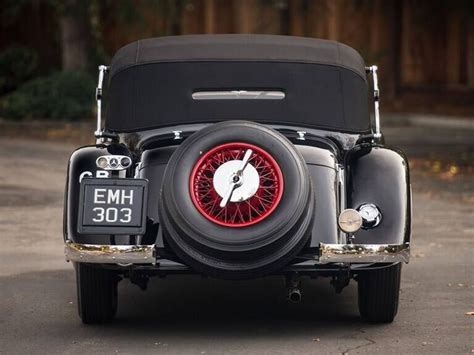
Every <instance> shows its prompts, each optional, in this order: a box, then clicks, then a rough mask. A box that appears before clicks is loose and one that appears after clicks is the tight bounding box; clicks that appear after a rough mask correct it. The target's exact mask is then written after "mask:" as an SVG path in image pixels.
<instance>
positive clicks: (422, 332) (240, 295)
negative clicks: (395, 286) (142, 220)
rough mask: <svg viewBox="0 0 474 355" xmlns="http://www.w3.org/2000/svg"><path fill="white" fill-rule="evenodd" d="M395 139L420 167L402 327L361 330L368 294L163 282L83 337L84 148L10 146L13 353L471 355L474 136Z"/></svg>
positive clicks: (277, 283) (3, 189) (396, 132)
mask: <svg viewBox="0 0 474 355" xmlns="http://www.w3.org/2000/svg"><path fill="white" fill-rule="evenodd" d="M386 132H387V133H388V138H389V140H390V138H392V142H394V143H396V144H398V145H400V146H402V147H403V148H405V149H406V150H407V152H408V154H409V156H410V158H411V162H412V166H414V169H413V180H414V184H413V185H414V243H413V244H414V245H413V258H412V261H411V263H410V264H409V265H408V266H405V267H404V271H403V278H402V291H401V305H400V310H399V314H398V317H397V318H396V320H395V322H394V323H393V324H389V325H370V324H366V323H363V322H361V321H360V320H359V318H358V311H357V303H356V302H357V298H356V284H355V283H352V284H351V285H350V286H349V287H348V288H346V289H345V290H344V292H343V293H342V295H336V294H335V293H334V292H333V290H332V288H331V287H330V286H329V282H328V280H327V279H321V280H315V281H307V282H306V283H304V284H303V302H302V303H301V304H297V305H294V304H288V303H286V302H285V301H284V294H283V293H284V287H283V282H282V280H280V279H278V278H266V279H260V280H255V281H245V282H232V283H231V282H225V281H217V280H212V279H201V278H200V277H169V278H166V279H154V280H152V281H151V282H150V288H149V290H148V291H147V292H142V291H140V290H139V289H138V288H137V287H135V286H133V285H131V284H130V283H129V282H128V281H126V282H122V283H121V284H120V287H119V293H120V303H119V312H118V319H117V321H116V322H114V323H112V324H108V325H103V326H85V325H82V324H81V323H80V321H79V318H78V316H77V313H76V295H75V283H74V275H73V271H72V267H71V265H70V264H67V263H65V262H64V259H63V256H62V236H61V233H62V232H61V228H62V227H61V223H62V199H63V186H64V173H65V168H66V162H67V158H68V155H69V153H70V152H71V151H72V149H73V145H72V144H60V143H52V142H41V141H28V140H14V139H9V138H5V137H0V152H2V154H0V165H1V166H2V169H0V242H1V245H0V353H5V354H10V353H12V354H14V353H21V354H25V353H48V354H50V353H73V354H76V353H98V352H101V353H102V352H104V353H129V354H130V353H140V354H145V353H159V352H166V353H170V354H184V353H186V354H187V353H190V354H222V353H227V354H234V353H249V354H277V353H280V354H291V353H295V354H301V353H308V354H309V353H330V354H342V353H350V354H366V353H405V354H409V353H410V354H415V353H416V354H418V353H444V354H458V353H464V354H466V353H471V351H473V350H472V349H474V343H473V339H474V332H473V330H474V316H469V315H466V314H465V313H466V312H469V311H474V297H473V295H474V278H473V269H474V268H473V266H474V262H473V260H474V259H473V256H472V253H473V251H474V248H473V234H474V223H473V219H474V216H473V209H472V206H473V202H474V194H473V183H472V160H473V159H472V158H473V153H472V151H473V150H474V149H473V148H474V146H473V144H474V143H473V142H472V138H471V134H472V131H436V130H433V129H429V130H427V129H426V128H416V129H414V130H412V131H411V132H408V131H407V129H406V128H396V127H393V128H389V129H388V130H387V131H386ZM427 132H428V134H427ZM408 133H409V134H408ZM469 152H471V153H469Z"/></svg>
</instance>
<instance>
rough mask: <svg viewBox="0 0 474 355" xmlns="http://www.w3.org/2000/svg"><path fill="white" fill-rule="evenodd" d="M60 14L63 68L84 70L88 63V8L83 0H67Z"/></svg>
mask: <svg viewBox="0 0 474 355" xmlns="http://www.w3.org/2000/svg"><path fill="white" fill-rule="evenodd" d="M63 6H64V8H63V9H62V11H61V14H60V20H59V23H60V28H61V51H62V68H63V70H84V69H86V67H87V63H88V38H89V31H88V29H89V26H88V17H87V8H86V6H85V3H84V2H81V0H66V1H64V3H63Z"/></svg>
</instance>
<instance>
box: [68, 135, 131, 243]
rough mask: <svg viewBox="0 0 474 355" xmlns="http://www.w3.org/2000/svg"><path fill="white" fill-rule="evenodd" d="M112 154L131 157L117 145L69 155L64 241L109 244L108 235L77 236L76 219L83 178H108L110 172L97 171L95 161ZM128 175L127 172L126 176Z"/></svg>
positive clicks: (83, 148)
mask: <svg viewBox="0 0 474 355" xmlns="http://www.w3.org/2000/svg"><path fill="white" fill-rule="evenodd" d="M112 154H116V155H126V156H130V157H131V155H130V152H129V150H128V149H127V148H126V147H125V146H123V145H118V144H111V145H102V144H101V145H90V146H85V147H81V148H79V149H77V150H76V151H74V152H73V153H72V154H71V157H70V158H69V164H68V169H67V177H66V191H65V199H64V218H63V234H64V240H65V241H67V240H69V241H73V242H79V243H91V244H109V243H110V236H108V235H84V234H79V233H78V232H77V218H78V211H79V191H80V186H81V180H82V179H83V178H84V177H101V178H107V177H109V176H110V172H108V171H105V170H102V169H99V168H98V167H97V165H96V160H97V158H98V157H100V156H103V155H112ZM130 173H131V172H130V171H129V172H128V174H130Z"/></svg>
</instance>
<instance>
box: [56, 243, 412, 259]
mask: <svg viewBox="0 0 474 355" xmlns="http://www.w3.org/2000/svg"><path fill="white" fill-rule="evenodd" d="M64 252H65V255H66V260H67V261H74V262H83V263H100V264H156V255H155V245H96V244H78V243H74V242H71V241H68V242H66V245H65V248H64ZM409 259H410V245H409V244H401V245H388V244H323V243H321V244H320V245H319V263H320V264H328V263H393V262H405V263H408V261H409Z"/></svg>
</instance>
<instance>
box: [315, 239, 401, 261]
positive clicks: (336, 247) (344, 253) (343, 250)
mask: <svg viewBox="0 0 474 355" xmlns="http://www.w3.org/2000/svg"><path fill="white" fill-rule="evenodd" d="M409 260H410V244H408V243H406V244H400V245H390V244H323V243H321V244H320V245H319V262H320V263H321V264H327V263H334V262H336V263H396V262H405V263H408V261H409Z"/></svg>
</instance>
